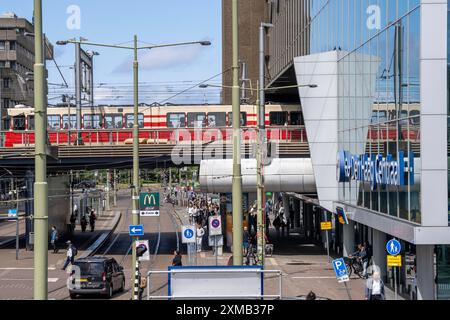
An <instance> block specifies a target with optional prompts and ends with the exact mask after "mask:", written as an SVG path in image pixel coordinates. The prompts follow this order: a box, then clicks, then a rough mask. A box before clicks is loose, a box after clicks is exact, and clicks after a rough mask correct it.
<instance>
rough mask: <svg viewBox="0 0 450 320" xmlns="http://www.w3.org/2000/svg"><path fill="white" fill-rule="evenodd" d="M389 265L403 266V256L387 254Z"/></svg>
mask: <svg viewBox="0 0 450 320" xmlns="http://www.w3.org/2000/svg"><path fill="white" fill-rule="evenodd" d="M387 265H388V267H401V266H402V256H391V255H388V256H387Z"/></svg>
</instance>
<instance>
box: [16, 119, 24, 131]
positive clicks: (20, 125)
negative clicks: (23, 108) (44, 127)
mask: <svg viewBox="0 0 450 320" xmlns="http://www.w3.org/2000/svg"><path fill="white" fill-rule="evenodd" d="M13 130H25V116H17V117H14V118H13Z"/></svg>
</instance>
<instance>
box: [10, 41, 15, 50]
mask: <svg viewBox="0 0 450 320" xmlns="http://www.w3.org/2000/svg"><path fill="white" fill-rule="evenodd" d="M9 50H16V42H15V41H10V42H9Z"/></svg>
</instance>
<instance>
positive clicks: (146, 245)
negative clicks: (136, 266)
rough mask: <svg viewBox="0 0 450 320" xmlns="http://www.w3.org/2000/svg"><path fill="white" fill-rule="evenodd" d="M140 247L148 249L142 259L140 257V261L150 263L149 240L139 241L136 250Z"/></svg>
mask: <svg viewBox="0 0 450 320" xmlns="http://www.w3.org/2000/svg"><path fill="white" fill-rule="evenodd" d="M139 246H144V247H145V248H147V250H146V251H145V253H144V254H143V255H142V256H141V257H139V261H150V246H149V243H148V240H137V241H136V248H137V247H139Z"/></svg>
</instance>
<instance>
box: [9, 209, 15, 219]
mask: <svg viewBox="0 0 450 320" xmlns="http://www.w3.org/2000/svg"><path fill="white" fill-rule="evenodd" d="M15 217H17V209H9V210H8V218H15Z"/></svg>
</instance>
